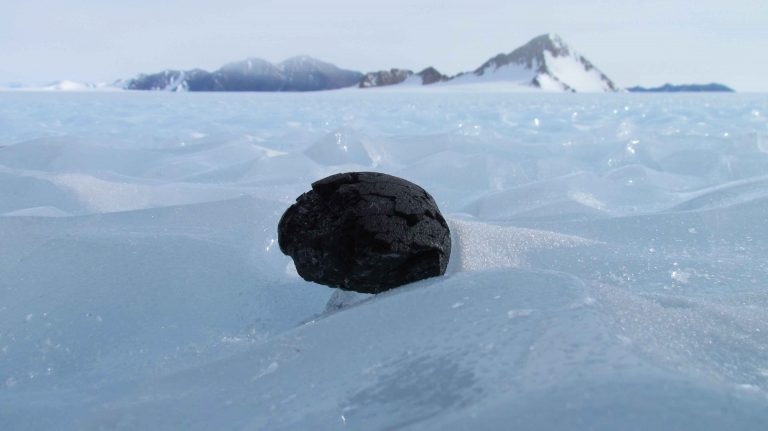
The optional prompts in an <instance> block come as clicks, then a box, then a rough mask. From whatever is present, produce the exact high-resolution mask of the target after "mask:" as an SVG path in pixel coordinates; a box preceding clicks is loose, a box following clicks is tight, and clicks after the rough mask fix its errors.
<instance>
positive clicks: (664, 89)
mask: <svg viewBox="0 0 768 431" xmlns="http://www.w3.org/2000/svg"><path fill="white" fill-rule="evenodd" d="M627 91H630V92H633V93H685V92H688V93H700V92H708V91H714V92H726V93H733V92H734V91H735V90H734V89H733V88H731V87H728V86H727V85H723V84H718V83H716V82H713V83H711V84H680V85H673V84H670V83H666V84H664V85H662V86H661V87H652V88H647V87H640V86H635V87H629V88H627Z"/></svg>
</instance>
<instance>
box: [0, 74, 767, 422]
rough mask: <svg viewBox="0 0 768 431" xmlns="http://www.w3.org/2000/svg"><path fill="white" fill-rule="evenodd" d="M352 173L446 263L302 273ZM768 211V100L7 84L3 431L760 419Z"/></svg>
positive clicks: (0, 265) (2, 183)
mask: <svg viewBox="0 0 768 431" xmlns="http://www.w3.org/2000/svg"><path fill="white" fill-rule="evenodd" d="M349 170H375V171H381V172H386V173H389V174H393V175H398V176H401V177H404V178H406V179H408V180H411V181H413V182H416V183H417V184H420V185H421V186H423V187H424V188H426V189H427V190H428V191H430V192H431V193H432V195H433V196H434V197H435V199H436V201H437V203H438V205H439V206H440V208H441V209H442V211H443V212H444V214H445V215H446V216H447V218H448V219H449V220H450V224H451V228H452V231H453V235H454V249H453V255H452V258H451V264H450V265H449V270H448V273H447V274H446V276H444V277H441V278H435V279H431V280H425V281H422V282H418V283H414V284H412V285H408V286H405V287H403V288H400V289H396V290H394V291H391V292H388V293H385V294H381V295H377V296H375V297H373V296H362V295H356V296H355V295H352V296H346V297H338V296H336V297H334V300H332V301H331V302H330V303H329V298H331V296H332V293H333V292H332V290H331V289H329V288H326V287H323V286H319V285H314V284H311V283H307V282H304V281H303V280H301V279H300V278H298V276H297V275H296V273H295V270H293V268H292V265H291V263H290V260H289V259H288V258H287V257H285V256H283V255H282V254H281V253H280V251H279V249H278V247H277V244H276V224H277V220H278V219H279V217H280V215H281V214H282V212H283V211H284V210H285V208H287V206H288V205H289V204H290V203H291V202H292V201H293V199H295V198H296V197H297V196H298V195H299V194H300V193H302V192H304V191H306V190H307V189H308V187H309V184H310V183H311V182H312V181H314V180H316V179H319V178H322V177H324V176H327V175H329V174H332V173H336V172H340V171H349ZM767 220H768V97H766V96H765V95H749V94H746V95H739V94H727V95H705V94H699V95H638V94H609V95H589V94H546V93H525V94H519V93H504V92H494V91H490V90H486V91H483V92H472V91H462V90H461V89H457V88H452V89H447V90H445V91H440V90H435V91H419V90H418V89H410V90H409V89H401V90H398V91H386V90H373V91H357V90H342V91H332V92H322V93H313V94H199V93H198V94H166V93H162V94H160V93H129V92H115V93H87V92H85V93H67V94H49V93H0V429H8V430H27V429H30V430H34V429H56V430H68V429H126V430H127V429H131V430H132V429H158V430H167V429H184V430H197V429H199V430H210V429H241V430H298V429H318V430H319V429H349V430H377V429H380V430H384V429H419V430H422V429H426V430H428V429H456V430H464V429H539V430H561V429H562V430H565V429H567V430H582V429H622V430H635V429H636V430H644V429H660V430H672V429H675V430H680V429H691V430H721V429H740V430H752V429H754V430H758V429H759V430H762V429H764V428H765V424H766V423H768V228H766V221H767ZM327 303H329V306H326V304H327Z"/></svg>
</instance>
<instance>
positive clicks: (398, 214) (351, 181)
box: [278, 172, 451, 293]
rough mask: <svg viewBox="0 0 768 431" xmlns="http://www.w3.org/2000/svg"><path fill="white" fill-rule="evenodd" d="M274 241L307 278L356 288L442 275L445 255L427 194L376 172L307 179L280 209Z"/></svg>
mask: <svg viewBox="0 0 768 431" xmlns="http://www.w3.org/2000/svg"><path fill="white" fill-rule="evenodd" d="M278 240H279V243H280V250H282V251H283V253H285V254H287V255H289V256H291V257H292V258H293V261H294V263H295V264H296V270H297V271H298V272H299V275H301V276H302V277H303V278H304V279H305V280H308V281H314V282H316V283H320V284H325V285H328V286H332V287H338V288H341V289H344V290H354V291H357V292H362V293H379V292H383V291H385V290H389V289H392V288H394V287H397V286H401V285H403V284H406V283H411V282H413V281H417V280H421V279H425V278H429V277H435V276H438V275H442V274H444V273H445V268H446V266H447V265H448V258H449V257H450V253H451V235H450V231H449V230H448V224H447V223H446V222H445V219H444V218H443V216H442V214H440V211H439V210H438V208H437V204H435V201H434V199H432V196H430V195H429V193H427V192H426V191H425V190H424V189H422V188H421V187H419V186H417V185H416V184H413V183H411V182H409V181H406V180H404V179H402V178H397V177H393V176H391V175H386V174H380V173H374V172H350V173H344V174H336V175H332V176H330V177H327V178H324V179H322V180H320V181H317V182H315V183H313V184H312V190H310V191H308V192H307V193H304V194H303V195H301V196H299V197H298V198H297V199H296V203H295V204H293V205H291V207H290V208H288V210H286V211H285V214H283V217H282V218H281V219H280V223H279V224H278Z"/></svg>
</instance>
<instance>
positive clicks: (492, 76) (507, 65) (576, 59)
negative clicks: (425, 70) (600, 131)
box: [445, 34, 619, 93]
mask: <svg viewBox="0 0 768 431" xmlns="http://www.w3.org/2000/svg"><path fill="white" fill-rule="evenodd" d="M489 82H496V83H498V82H503V83H505V84H507V85H508V86H515V87H520V88H521V89H524V88H526V87H534V88H540V89H542V90H545V91H553V92H562V91H568V92H578V93H602V92H610V91H618V90H619V88H618V87H617V86H616V85H615V84H614V83H613V82H612V81H611V80H610V79H609V78H608V77H607V76H605V75H604V74H603V73H602V72H601V71H600V70H598V69H597V68H596V67H595V66H594V65H593V64H592V63H591V62H590V61H589V60H587V59H586V58H584V57H582V56H581V55H579V54H578V53H577V52H576V51H574V50H573V49H572V48H570V47H569V46H568V45H566V43H565V42H564V41H563V40H562V38H560V37H559V36H557V35H555V34H545V35H541V36H538V37H535V38H533V39H532V40H530V41H529V42H528V43H526V44H525V45H523V46H521V47H519V48H517V49H515V50H514V51H512V52H510V53H509V54H499V55H497V56H495V57H493V58H491V59H490V60H488V61H487V62H485V63H483V64H482V65H481V66H480V67H479V68H477V69H476V70H475V71H474V72H468V73H464V74H461V75H459V76H457V77H455V78H454V79H452V80H450V81H448V82H446V83H445V85H456V84H479V83H489Z"/></svg>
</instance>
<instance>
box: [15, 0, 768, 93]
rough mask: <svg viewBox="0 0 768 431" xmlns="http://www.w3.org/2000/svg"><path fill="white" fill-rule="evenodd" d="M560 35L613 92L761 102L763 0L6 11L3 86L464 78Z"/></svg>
mask: <svg viewBox="0 0 768 431" xmlns="http://www.w3.org/2000/svg"><path fill="white" fill-rule="evenodd" d="M543 33H557V34H559V35H560V36H561V37H562V38H563V39H564V40H565V41H566V43H568V44H569V45H570V46H571V47H572V48H574V49H575V50H576V51H578V52H579V53H580V54H582V55H584V56H585V57H586V58H587V59H589V60H590V61H591V62H592V63H593V64H595V65H596V66H597V67H598V68H599V69H601V70H602V71H603V72H604V73H605V74H606V75H607V76H608V77H609V78H611V79H613V80H614V81H615V82H616V83H617V84H618V85H620V86H631V85H636V84H640V85H660V84H663V83H664V82H667V81H670V82H672V83H707V82H712V81H715V82H721V83H724V84H726V85H730V86H731V87H734V88H735V89H736V90H738V91H745V92H746V91H768V0H754V1H751V0H729V1H725V0H720V1H714V0H698V1H692V0H667V1H661V0H643V1H637V0H624V1H602V0H589V1H579V0H571V1H560V0H546V1H539V0H528V1H514V0H512V1H510V0H463V1H459V0H426V1H417V0H384V1H364V0H296V1H290V0H282V1H273V0H216V1H201V0H186V1H178V0H169V1H161V0H152V1H149V0H131V1H130V2H120V3H118V2H109V1H106V0H101V1H96V0H25V1H24V0H3V2H2V4H1V5H0V82H10V81H19V82H28V83H29V82H46V81H56V80H61V79H71V80H75V81H85V82H98V81H113V80H115V79H117V78H130V77H132V76H134V75H136V74H138V73H141V72H157V71H160V70H163V69H168V68H170V69H190V68H195V67H199V68H203V69H206V70H215V69H217V68H218V67H220V66H221V65H223V64H224V63H227V62H231V61H236V60H241V59H244V58H246V57H260V58H264V59H266V60H269V61H273V62H278V61H281V60H283V59H285V58H288V57H291V56H294V55H299V54H307V55H311V56H313V57H316V58H319V59H321V60H324V61H328V62H331V63H334V64H336V65H337V66H340V67H344V68H349V69H355V70H360V71H362V72H367V71H372V70H380V69H389V68H392V67H401V68H409V69H414V70H421V69H422V68H424V67H427V66H434V67H436V68H437V69H438V70H440V71H441V72H443V73H446V74H455V73H458V72H461V71H468V70H474V69H475V68H477V67H478V66H479V65H480V64H482V63H483V62H484V61H485V60H487V59H488V58H490V57H492V56H494V55H496V54H498V53H501V52H504V53H506V52H509V51H511V50H513V49H514V48H516V47H518V46H520V45H522V44H523V43H525V42H527V41H528V40H529V39H531V38H533V37H535V36H538V35H540V34H543Z"/></svg>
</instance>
